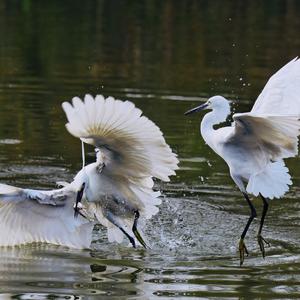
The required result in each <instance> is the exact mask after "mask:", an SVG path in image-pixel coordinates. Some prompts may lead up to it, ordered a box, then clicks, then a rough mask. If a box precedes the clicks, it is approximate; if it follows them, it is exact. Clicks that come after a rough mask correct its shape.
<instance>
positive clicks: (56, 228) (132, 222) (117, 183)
mask: <svg viewBox="0 0 300 300" xmlns="http://www.w3.org/2000/svg"><path fill="white" fill-rule="evenodd" d="M63 109H64V111H65V113H66V115H67V118H68V121H69V122H68V123H67V124H66V127H67V129H68V131H69V132H70V133H71V134H72V135H74V136H75V137H78V138H80V139H81V140H82V141H83V142H85V143H89V144H92V145H94V146H95V147H96V157H97V159H96V162H95V163H91V164H89V165H87V166H84V167H83V168H82V170H81V171H80V172H79V173H78V174H77V175H76V176H75V178H74V181H73V182H71V183H70V184H65V186H64V187H63V188H61V189H57V190H52V191H43V190H31V189H21V188H16V187H13V186H8V185H4V184H1V185H0V233H1V234H0V246H11V245H18V244H24V243H31V242H48V243H54V244H59V245H65V246H69V247H76V248H88V247H89V246H90V243H91V238H92V235H91V233H92V229H93V226H94V224H95V223H96V222H100V223H101V224H102V225H104V226H106V227H107V230H108V239H109V241H111V242H112V241H116V242H122V240H123V235H125V236H127V237H128V239H129V240H130V242H131V243H132V245H133V246H134V247H135V246H136V244H137V241H138V242H139V243H140V244H141V245H142V246H144V247H146V243H145V242H144V240H143V238H142V236H141V234H140V233H139V231H138V229H137V222H138V219H139V217H140V216H142V217H144V218H146V219H148V218H151V217H152V216H153V215H154V214H156V213H157V212H158V207H157V205H159V204H160V202H161V200H160V199H159V198H158V197H159V195H160V193H159V192H155V191H153V179H152V178H153V177H156V178H158V179H161V180H163V181H169V176H170V175H174V174H175V170H176V169H177V168H178V167H177V165H178V159H177V158H176V155H175V154H174V153H173V152H172V150H171V148H170V147H169V146H168V145H167V144H166V142H165V139H164V137H163V134H162V132H161V131H160V129H159V128H158V127H157V126H156V125H155V124H154V123H153V122H152V121H150V120H149V119H148V118H147V117H145V116H141V115H142V111H141V110H140V109H138V108H136V107H135V106H134V104H133V103H132V102H129V101H125V102H124V101H120V100H115V99H114V98H112V97H109V98H107V99H104V97H103V96H100V95H98V96H96V97H95V98H93V97H92V96H90V95H86V96H85V98H84V102H83V101H81V100H80V99H79V98H78V97H75V98H73V100H72V104H70V103H68V102H64V103H63ZM74 203H75V206H74ZM73 207H74V208H73ZM74 210H75V214H74Z"/></svg>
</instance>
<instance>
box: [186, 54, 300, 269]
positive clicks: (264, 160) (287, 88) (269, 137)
mask: <svg viewBox="0 0 300 300" xmlns="http://www.w3.org/2000/svg"><path fill="white" fill-rule="evenodd" d="M203 109H210V110H212V111H211V112H210V113H207V114H206V115H205V116H204V118H203V120H202V122H201V128H200V129H201V135H202V137H203V139H204V140H205V142H206V143H207V144H208V145H209V146H210V147H211V148H212V149H213V150H214V151H215V152H216V153H217V154H218V155H220V156H221V157H222V158H223V159H224V160H225V162H226V163H227V164H228V166H229V170H230V175H231V178H232V179H233V181H234V182H235V183H236V185H237V186H238V188H239V189H240V191H241V192H242V193H243V195H244V197H245V199H246V201H247V203H248V205H249V207H250V209H251V215H250V217H249V220H248V222H247V224H246V227H245V229H244V231H243V232H242V235H241V238H240V242H239V252H240V264H241V265H242V264H243V262H244V256H245V253H246V254H247V255H248V250H247V248H246V246H245V243H244V238H245V236H246V233H247V231H248V228H249V226H250V224H251V222H252V220H253V219H254V218H255V217H256V210H255V207H254V206H253V204H252V203H251V201H250V199H249V197H248V193H249V194H253V195H254V196H258V195H260V197H261V198H262V201H263V212H262V217H261V220H260V226H259V230H258V234H257V240H258V244H259V247H260V250H261V252H262V255H263V257H265V247H264V244H265V243H266V244H268V242H266V240H265V239H264V238H263V237H262V235H261V232H262V228H263V224H264V220H265V216H266V214H267V210H268V199H273V198H280V197H282V196H283V195H284V194H285V193H286V192H287V191H288V190H289V185H291V184H292V181H291V176H290V174H289V170H288V168H287V167H286V166H285V164H284V161H283V159H285V158H289V157H294V156H296V155H297V153H298V136H299V133H300V132H299V129H300V121H299V118H300V60H298V59H297V58H295V59H294V60H292V61H291V62H289V63H288V64H287V65H285V66H284V67H283V68H282V69H280V70H279V71H278V72H277V73H276V74H274V75H273V76H272V77H271V78H270V80H269V81H268V83H267V84H266V86H265V88H264V89H263V91H262V92H261V94H260V95H259V97H258V99H257V100H256V102H255V104H254V106H253V108H252V110H251V111H250V112H248V113H237V114H234V115H233V120H234V122H233V124H232V125H231V126H230V127H223V128H219V129H214V125H217V124H220V123H222V122H224V121H226V119H227V117H228V115H229V114H230V104H229V101H228V100H226V99H225V98H223V97H221V96H214V97H212V98H210V99H208V101H207V102H206V103H204V104H202V105H200V106H198V107H196V108H194V109H191V110H189V111H187V112H186V113H185V114H186V115H189V114H191V113H194V112H198V111H201V110H203Z"/></svg>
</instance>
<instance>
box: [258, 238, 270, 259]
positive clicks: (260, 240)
mask: <svg viewBox="0 0 300 300" xmlns="http://www.w3.org/2000/svg"><path fill="white" fill-rule="evenodd" d="M257 242H258V245H259V248H260V251H261V254H262V256H263V258H265V256H266V252H265V244H266V245H267V246H268V247H270V243H269V242H267V241H266V240H265V239H264V238H263V237H262V236H261V235H260V234H258V235H257Z"/></svg>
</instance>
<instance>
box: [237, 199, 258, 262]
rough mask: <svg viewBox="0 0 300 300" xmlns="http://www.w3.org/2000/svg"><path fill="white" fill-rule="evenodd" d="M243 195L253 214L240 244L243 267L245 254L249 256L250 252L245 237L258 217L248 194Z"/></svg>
mask: <svg viewBox="0 0 300 300" xmlns="http://www.w3.org/2000/svg"><path fill="white" fill-rule="evenodd" d="M243 195H244V197H245V199H246V201H247V203H248V205H249V207H250V210H251V214H250V217H249V219H248V222H247V224H246V226H245V228H244V230H243V232H242V235H241V239H240V242H239V251H240V265H242V264H243V262H244V259H245V253H246V254H247V255H248V254H249V252H248V250H247V248H246V245H245V243H244V238H245V236H246V234H247V231H248V229H249V227H250V225H251V223H252V221H253V219H254V218H255V217H256V210H255V207H254V206H253V204H252V202H251V201H250V199H249V197H248V195H247V194H246V193H243Z"/></svg>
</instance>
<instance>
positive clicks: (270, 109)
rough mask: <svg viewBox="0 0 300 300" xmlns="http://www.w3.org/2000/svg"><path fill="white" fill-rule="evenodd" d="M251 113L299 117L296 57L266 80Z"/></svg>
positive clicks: (299, 67)
mask: <svg viewBox="0 0 300 300" xmlns="http://www.w3.org/2000/svg"><path fill="white" fill-rule="evenodd" d="M251 112H252V113H255V114H263V113H267V114H274V115H297V116H300V60H299V59H298V57H296V58H294V59H293V60H291V61H290V62H289V63H287V64H286V65H285V66H283V67H282V68H281V69H280V70H279V71H277V72H276V73H275V74H274V75H273V76H272V77H271V78H270V79H269V80H268V82H267V84H266V85H265V87H264V89H263V90H262V92H261V94H260V95H259V96H258V98H257V100H256V102H255V104H254V106H253V108H252V110H251Z"/></svg>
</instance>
